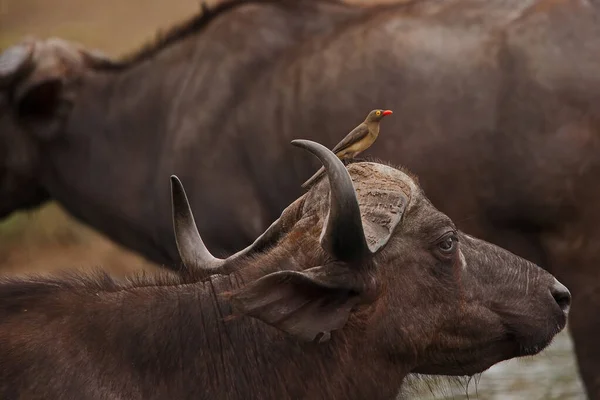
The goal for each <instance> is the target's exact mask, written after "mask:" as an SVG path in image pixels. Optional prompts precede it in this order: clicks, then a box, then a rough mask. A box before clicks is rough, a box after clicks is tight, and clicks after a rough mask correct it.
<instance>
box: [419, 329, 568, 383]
mask: <svg viewBox="0 0 600 400" xmlns="http://www.w3.org/2000/svg"><path fill="white" fill-rule="evenodd" d="M564 326H565V324H564V323H559V324H558V325H556V328H555V329H553V330H551V331H546V332H537V333H536V334H535V335H533V336H532V335H528V336H524V335H522V334H516V333H507V334H506V336H505V337H504V338H503V339H499V340H497V341H495V342H493V343H490V344H489V345H487V346H482V347H480V348H476V349H469V350H468V351H465V354H461V355H459V356H455V358H454V359H453V357H451V356H450V355H448V356H447V359H446V362H444V363H440V364H431V365H427V366H422V367H418V368H415V369H414V370H413V371H412V372H413V373H417V374H427V375H447V376H471V375H475V374H479V373H482V372H484V371H485V370H487V369H488V368H490V367H492V366H493V365H495V364H497V363H499V362H502V361H506V360H510V359H512V358H517V357H525V356H533V355H536V354H538V353H540V352H541V351H542V350H544V349H545V348H547V347H548V346H549V345H550V343H552V341H553V340H554V338H555V337H556V335H557V334H558V333H560V331H562V329H563V328H564Z"/></svg>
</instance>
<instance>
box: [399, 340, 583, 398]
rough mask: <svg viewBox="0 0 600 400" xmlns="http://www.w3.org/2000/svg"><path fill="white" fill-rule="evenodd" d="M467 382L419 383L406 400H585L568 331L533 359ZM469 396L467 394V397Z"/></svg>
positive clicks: (507, 363) (510, 362)
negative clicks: (409, 399)
mask: <svg viewBox="0 0 600 400" xmlns="http://www.w3.org/2000/svg"><path fill="white" fill-rule="evenodd" d="M465 383H466V380H464V381H462V382H451V381H448V380H443V381H440V382H435V383H433V382H431V381H428V380H425V381H421V382H419V383H418V388H415V389H412V390H411V392H412V393H407V394H406V395H405V397H407V398H411V399H412V398H414V399H423V400H442V399H454V400H466V399H469V400H473V399H479V400H517V399H519V400H521V399H527V400H555V399H556V400H558V399H560V400H585V399H586V396H585V395H584V391H583V385H582V383H581V380H580V379H579V376H578V374H577V365H576V363H575V355H574V353H573V343H572V341H571V338H570V336H569V334H568V333H567V330H566V329H565V331H563V332H562V333H561V334H560V335H558V336H557V337H556V339H555V340H554V342H553V343H552V345H551V346H550V347H549V348H547V349H546V350H545V351H544V352H542V353H541V354H538V355H536V356H533V357H527V358H519V359H513V360H508V361H505V362H502V363H500V364H497V365H495V366H493V367H492V368H490V369H489V370H487V371H486V372H484V373H483V374H481V376H480V377H474V378H473V379H471V380H470V382H469V383H468V391H467V388H466V387H465ZM467 393H468V394H467Z"/></svg>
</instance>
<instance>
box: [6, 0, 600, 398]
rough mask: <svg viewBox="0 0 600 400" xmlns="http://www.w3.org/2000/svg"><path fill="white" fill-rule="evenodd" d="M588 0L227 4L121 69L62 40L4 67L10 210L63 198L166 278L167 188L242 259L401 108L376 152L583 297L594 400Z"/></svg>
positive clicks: (599, 360) (599, 387)
mask: <svg viewBox="0 0 600 400" xmlns="http://www.w3.org/2000/svg"><path fill="white" fill-rule="evenodd" d="M598 8H599V5H598V3H597V2H596V1H594V0H589V1H584V0H564V1H553V0H486V1H483V0H445V1H427V0H422V1H417V2H414V3H412V4H408V5H389V6H376V7H358V6H351V5H344V4H338V3H335V2H331V1H320V0H302V1H287V0H281V1H277V0H272V1H258V0H246V1H233V2H226V3H222V4H220V5H218V6H216V7H215V8H213V9H209V10H208V12H207V13H205V14H203V15H201V16H198V17H195V18H193V19H191V20H190V21H188V22H187V23H184V24H182V25H181V26H178V27H176V28H174V29H173V30H172V31H171V32H170V33H168V34H166V35H165V36H164V37H163V38H162V39H160V40H158V41H157V42H156V43H154V44H152V45H150V46H148V47H145V48H143V49H141V50H139V51H137V52H134V53H133V54H132V55H131V56H129V57H125V58H124V59H122V60H116V61H113V60H108V59H107V58H106V57H104V56H102V55H101V54H99V53H96V52H90V51H88V50H86V49H83V48H81V47H77V46H75V45H73V44H71V43H66V42H63V41H60V40H47V41H35V40H34V41H28V42H24V43H21V44H18V45H16V46H14V47H12V48H9V49H7V50H6V51H5V52H4V53H3V54H2V56H1V58H0V86H1V87H2V89H1V90H0V103H1V104H0V143H2V145H0V161H1V162H0V214H2V215H6V214H8V213H10V212H12V211H14V210H17V209H23V208H25V207H32V206H35V205H37V204H40V203H42V202H43V201H45V200H46V199H49V198H52V199H55V200H58V201H59V202H60V203H61V204H62V205H63V206H64V207H65V208H66V209H67V210H68V211H69V212H71V213H72V214H73V215H74V216H76V217H78V218H79V219H81V220H83V221H85V222H87V223H88V224H90V225H92V226H94V227H95V228H97V229H98V230H100V231H102V232H104V233H106V234H107V235H108V236H110V237H112V238H113V239H114V240H116V241H118V242H120V243H122V244H124V245H126V246H128V247H130V248H132V249H135V250H137V251H139V252H141V253H143V254H145V255H146V256H147V257H149V258H151V259H152V260H154V261H156V262H158V263H166V264H170V265H173V266H176V265H177V263H178V262H179V257H178V255H177V248H176V244H175V242H174V240H173V238H172V235H171V232H172V230H171V220H170V216H169V214H168V212H167V211H166V210H167V209H168V202H169V190H168V187H167V185H166V182H165V177H166V176H168V175H170V174H172V173H175V174H177V175H179V176H181V177H182V178H183V179H184V180H185V181H186V182H188V183H189V185H190V186H189V190H190V194H191V196H192V199H193V204H192V209H193V210H194V211H195V212H201V215H202V218H201V219H200V220H199V221H198V224H199V226H200V229H201V230H202V231H203V232H206V235H205V241H206V243H207V245H208V246H209V247H210V248H213V249H215V253H216V254H220V255H225V254H231V253H233V252H235V251H237V250H239V249H240V248H242V247H244V246H246V245H248V244H249V243H250V242H251V241H252V239H253V238H255V237H256V236H257V235H258V234H259V233H260V232H262V231H263V230H264V229H265V228H266V227H267V226H268V224H269V222H270V221H272V220H273V219H275V218H276V216H277V214H278V212H279V211H280V210H282V209H283V207H285V205H287V204H289V203H290V202H291V201H292V200H293V199H294V198H296V197H297V196H298V195H299V194H300V193H301V192H300V187H299V185H298V184H297V183H298V182H302V181H304V180H305V179H307V178H308V177H310V176H311V174H312V173H314V172H315V171H316V168H317V165H316V163H314V162H311V161H310V160H296V159H294V161H293V162H291V163H290V162H289V160H290V159H292V158H291V155H290V153H289V150H288V149H287V146H286V145H285V144H286V143H287V142H288V141H289V140H291V139H292V138H294V137H299V136H304V137H308V138H309V139H316V138H318V139H319V141H321V142H323V143H324V144H326V145H328V146H333V145H334V144H335V143H337V142H338V141H339V140H340V139H341V138H343V137H344V135H346V134H347V132H348V131H349V130H350V129H351V128H352V127H354V126H356V124H357V123H359V122H360V119H361V118H362V117H363V116H364V113H365V112H367V111H368V110H371V109H373V108H375V107H385V108H390V109H392V110H393V111H394V115H393V117H390V118H389V120H387V121H386V125H385V126H384V127H383V129H382V132H381V135H380V138H379V140H378V142H377V143H375V144H374V146H373V147H372V148H371V149H369V152H370V153H369V154H373V155H375V156H377V157H380V158H382V159H387V160H391V161H394V162H399V163H402V164H404V165H407V166H408V167H410V168H411V170H413V171H414V172H415V173H417V174H418V176H419V177H420V180H421V183H422V185H423V187H424V189H425V190H427V192H428V193H429V195H430V197H431V199H432V201H433V202H434V204H436V205H438V206H439V207H440V209H441V210H442V211H443V212H445V213H446V214H448V215H450V216H451V217H452V218H454V220H455V221H457V223H458V224H459V225H460V226H461V229H463V230H464V231H466V232H469V233H470V234H474V235H476V236H478V237H482V238H484V239H486V240H488V241H490V242H493V243H495V244H498V245H502V246H503V247H506V248H508V249H509V250H511V251H513V252H515V253H517V254H519V255H520V256H523V257H525V258H527V259H529V260H530V261H533V262H536V263H537V264H540V265H541V266H543V267H545V268H546V269H548V270H549V271H550V272H552V273H553V274H555V275H556V276H557V277H558V278H560V279H561V280H562V281H563V282H564V283H565V284H567V285H568V286H569V287H570V288H571V290H572V291H573V293H574V305H575V307H574V312H573V313H572V315H571V323H570V328H571V332H572V334H573V338H574V340H575V348H576V351H577V356H578V361H579V365H580V369H581V372H582V375H583V380H584V382H585V384H586V386H587V390H588V393H589V395H590V396H591V397H593V398H600V346H598V345H597V337H598V334H600V314H599V313H598V312H597V310H598V309H600V276H599V275H600V269H598V267H597V265H598V264H599V263H600V251H598V249H597V247H598V246H597V243H598V242H599V240H600V228H599V227H600V208H598V206H597V205H598V204H599V202H600V190H599V188H598V184H597V177H598V176H599V175H600V162H599V161H600V140H599V139H598V131H599V126H600V115H599V113H600V111H599V110H600V107H599V105H600V104H599V102H600V74H599V73H598V71H600V58H599V57H598V54H600V40H599V39H598V38H600V18H599V15H600V14H599V10H598Z"/></svg>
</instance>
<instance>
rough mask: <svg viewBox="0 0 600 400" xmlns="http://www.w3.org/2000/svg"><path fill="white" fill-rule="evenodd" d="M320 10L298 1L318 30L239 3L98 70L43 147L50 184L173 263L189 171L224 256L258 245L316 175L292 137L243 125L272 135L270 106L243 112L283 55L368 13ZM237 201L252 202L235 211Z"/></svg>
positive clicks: (109, 229) (89, 218)
mask: <svg viewBox="0 0 600 400" xmlns="http://www.w3.org/2000/svg"><path fill="white" fill-rule="evenodd" d="M267 3H268V2H267ZM313 3H314V4H313ZM300 4H303V3H300ZM317 4H318V2H310V1H308V2H306V5H298V6H297V7H300V8H302V11H303V13H304V17H305V18H312V20H311V21H312V23H311V24H304V23H302V21H300V19H299V18H298V17H297V15H296V14H295V11H294V10H289V9H287V8H286V7H281V6H277V5H275V4H265V5H254V6H252V5H248V6H239V8H238V9H234V10H231V11H229V12H228V14H226V15H223V16H221V17H218V18H215V20H214V21H212V22H211V23H210V24H209V25H208V26H207V27H205V28H204V29H203V30H201V31H199V32H197V33H193V34H189V35H188V36H185V37H182V38H181V39H179V40H177V41H175V42H174V43H172V44H170V45H169V46H166V47H164V48H162V49H161V50H160V51H157V52H156V53H155V54H152V55H150V56H146V57H145V58H142V59H140V60H137V61H136V62H133V63H131V64H128V65H126V66H124V67H122V68H107V69H100V70H92V71H89V72H88V73H87V74H86V75H85V76H84V77H83V79H82V82H81V86H80V88H79V91H78V96H77V99H76V101H75V105H74V107H73V109H72V112H71V114H70V116H69V118H68V121H67V122H66V129H65V132H64V135H63V136H62V137H60V138H58V139H56V140H54V141H52V142H50V143H47V144H45V145H44V146H43V149H42V150H43V151H42V153H43V165H42V168H41V169H42V171H43V178H42V179H43V185H44V187H45V189H46V190H47V191H48V192H49V194H50V196H51V197H52V198H54V199H56V200H58V201H59V202H60V203H61V204H62V205H63V206H64V207H65V208H66V209H67V211H68V212H70V213H71V214H72V215H74V216H75V217H77V218H78V219H80V220H82V221H83V222H85V223H88V224H90V225H92V226H93V227H95V228H96V229H98V230H100V231H101V232H103V233H105V234H107V235H108V236H109V237H111V238H113V239H115V240H116V241H117V242H119V243H121V244H123V245H125V246H127V247H129V248H132V249H134V250H136V251H139V252H141V253H142V254H145V255H146V256H147V257H148V258H150V259H151V260H152V261H154V262H158V263H162V264H173V262H177V261H179V257H178V255H177V250H176V246H175V241H174V239H173V235H172V225H171V219H170V192H169V183H168V182H169V176H170V175H171V174H177V175H178V176H179V177H180V178H181V179H182V181H183V182H184V184H186V188H189V189H188V195H189V197H190V199H191V201H192V208H193V209H194V210H198V211H200V210H201V211H202V212H205V213H206V215H207V218H202V217H200V218H198V221H197V222H198V225H199V228H200V231H201V232H203V235H204V237H205V242H206V243H207V245H208V246H210V248H211V249H212V250H213V252H214V253H215V254H217V255H221V256H225V255H228V254H231V253H233V252H235V251H237V250H240V249H241V248H243V247H245V246H247V245H248V244H250V243H251V242H252V241H253V240H254V239H255V238H256V237H257V236H258V235H259V234H260V233H261V232H262V231H263V229H265V228H266V227H267V226H268V225H269V224H270V223H271V222H272V221H273V220H274V219H275V218H276V217H277V216H278V215H279V213H280V212H281V211H282V209H283V205H285V204H289V202H291V201H292V200H293V199H294V198H295V197H296V196H297V195H298V194H299V192H300V189H299V183H300V182H301V177H303V175H304V174H302V173H297V175H299V177H298V179H293V176H294V175H290V174H289V171H290V168H291V169H292V170H298V168H295V167H297V165H295V166H292V167H290V157H289V155H290V152H289V151H288V150H287V149H288V148H289V147H291V146H289V140H288V139H289V138H287V137H285V136H284V135H281V136H275V137H272V138H268V139H267V138H261V139H258V140H257V136H256V135H253V134H252V133H251V132H247V133H246V132H241V131H240V130H239V127H240V126H256V127H257V128H256V129H258V130H260V128H259V127H260V121H261V120H262V119H263V118H262V117H264V118H265V119H266V118H270V117H271V116H270V115H268V112H269V111H268V110H269V108H268V107H265V108H264V111H263V113H262V114H263V116H261V109H260V105H259V104H253V107H252V108H251V109H249V110H248V111H252V113H251V115H250V114H248V112H246V113H245V114H244V115H240V114H239V113H238V112H236V108H238V107H239V106H240V105H241V104H244V103H246V98H247V97H248V93H249V92H252V90H251V89H252V88H253V86H252V85H251V84H250V83H252V82H256V81H257V79H258V77H259V76H264V75H265V74H268V73H269V72H268V66H269V64H270V63H272V60H273V59H274V58H277V57H278V55H280V54H282V53H283V52H285V51H286V50H289V49H291V48H293V46H294V45H295V44H296V43H297V42H298V41H299V40H300V39H301V38H306V37H307V36H310V35H314V34H316V33H318V32H325V31H330V30H331V29H333V27H334V26H335V25H336V24H338V23H341V22H342V21H345V20H346V19H348V18H350V17H352V16H355V15H357V12H356V11H354V10H351V9H349V8H347V7H345V6H341V5H334V4H328V3H324V4H323V5H318V6H317ZM289 7H295V6H289ZM313 17H314V18H313ZM234 19H235V20H234ZM303 19H304V18H303ZM240 30H242V31H243V32H244V33H243V35H242V34H240ZM267 39H268V40H267ZM272 39H273V40H272ZM275 39H276V40H275ZM267 96H268V94H267ZM257 107H258V108H257ZM254 111H256V112H254ZM263 128H266V127H264V126H263ZM262 132H264V130H263V131H262ZM261 136H264V135H261ZM282 149H285V150H282ZM296 158H297V157H296ZM306 159H307V158H306V157H305V158H304V160H306ZM311 161H312V162H313V163H314V161H313V160H309V161H308V162H307V161H303V163H304V165H310V162H311ZM302 170H305V171H309V170H310V169H309V168H307V167H304V168H302ZM266 171H268V172H269V174H270V173H271V172H272V171H275V175H274V176H272V177H269V176H267V174H266V173H265V172H266ZM283 176H285V178H284V179H282V177H283ZM192 182H193V184H190V183H192ZM258 183H260V187H265V186H269V185H270V188H269V190H259V185H258ZM235 199H243V202H242V203H239V204H238V205H236V206H234V207H232V202H233V201H234V200H235ZM232 232H234V233H235V234H232Z"/></svg>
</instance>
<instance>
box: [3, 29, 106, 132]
mask: <svg viewBox="0 0 600 400" xmlns="http://www.w3.org/2000/svg"><path fill="white" fill-rule="evenodd" d="M110 63H111V61H110V60H109V59H108V57H106V56H104V55H103V54H102V53H101V52H98V51H90V50H87V49H85V48H83V47H82V46H81V45H79V44H76V43H72V42H68V41H65V40H62V39H57V38H50V39H46V40H37V39H34V38H27V39H26V40H24V41H23V42H22V43H19V44H16V45H14V46H12V47H9V48H8V49H7V50H5V51H3V52H2V53H0V86H2V88H3V89H7V91H8V93H10V96H9V97H10V99H11V106H12V108H13V110H14V111H15V113H16V115H17V117H18V119H19V121H20V122H21V123H22V124H23V125H26V126H27V127H28V128H30V131H31V132H32V134H34V135H35V136H38V137H39V138H41V139H50V138H53V137H54V136H56V134H57V133H59V132H60V129H61V128H62V123H64V120H65V117H66V116H67V113H68V112H69V111H70V108H71V105H72V104H73V101H74V99H75V94H76V85H75V84H74V83H76V82H77V81H78V80H79V78H81V76H82V75H83V74H84V73H85V71H86V70H88V69H89V68H94V67H97V66H102V65H109V64H110Z"/></svg>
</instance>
